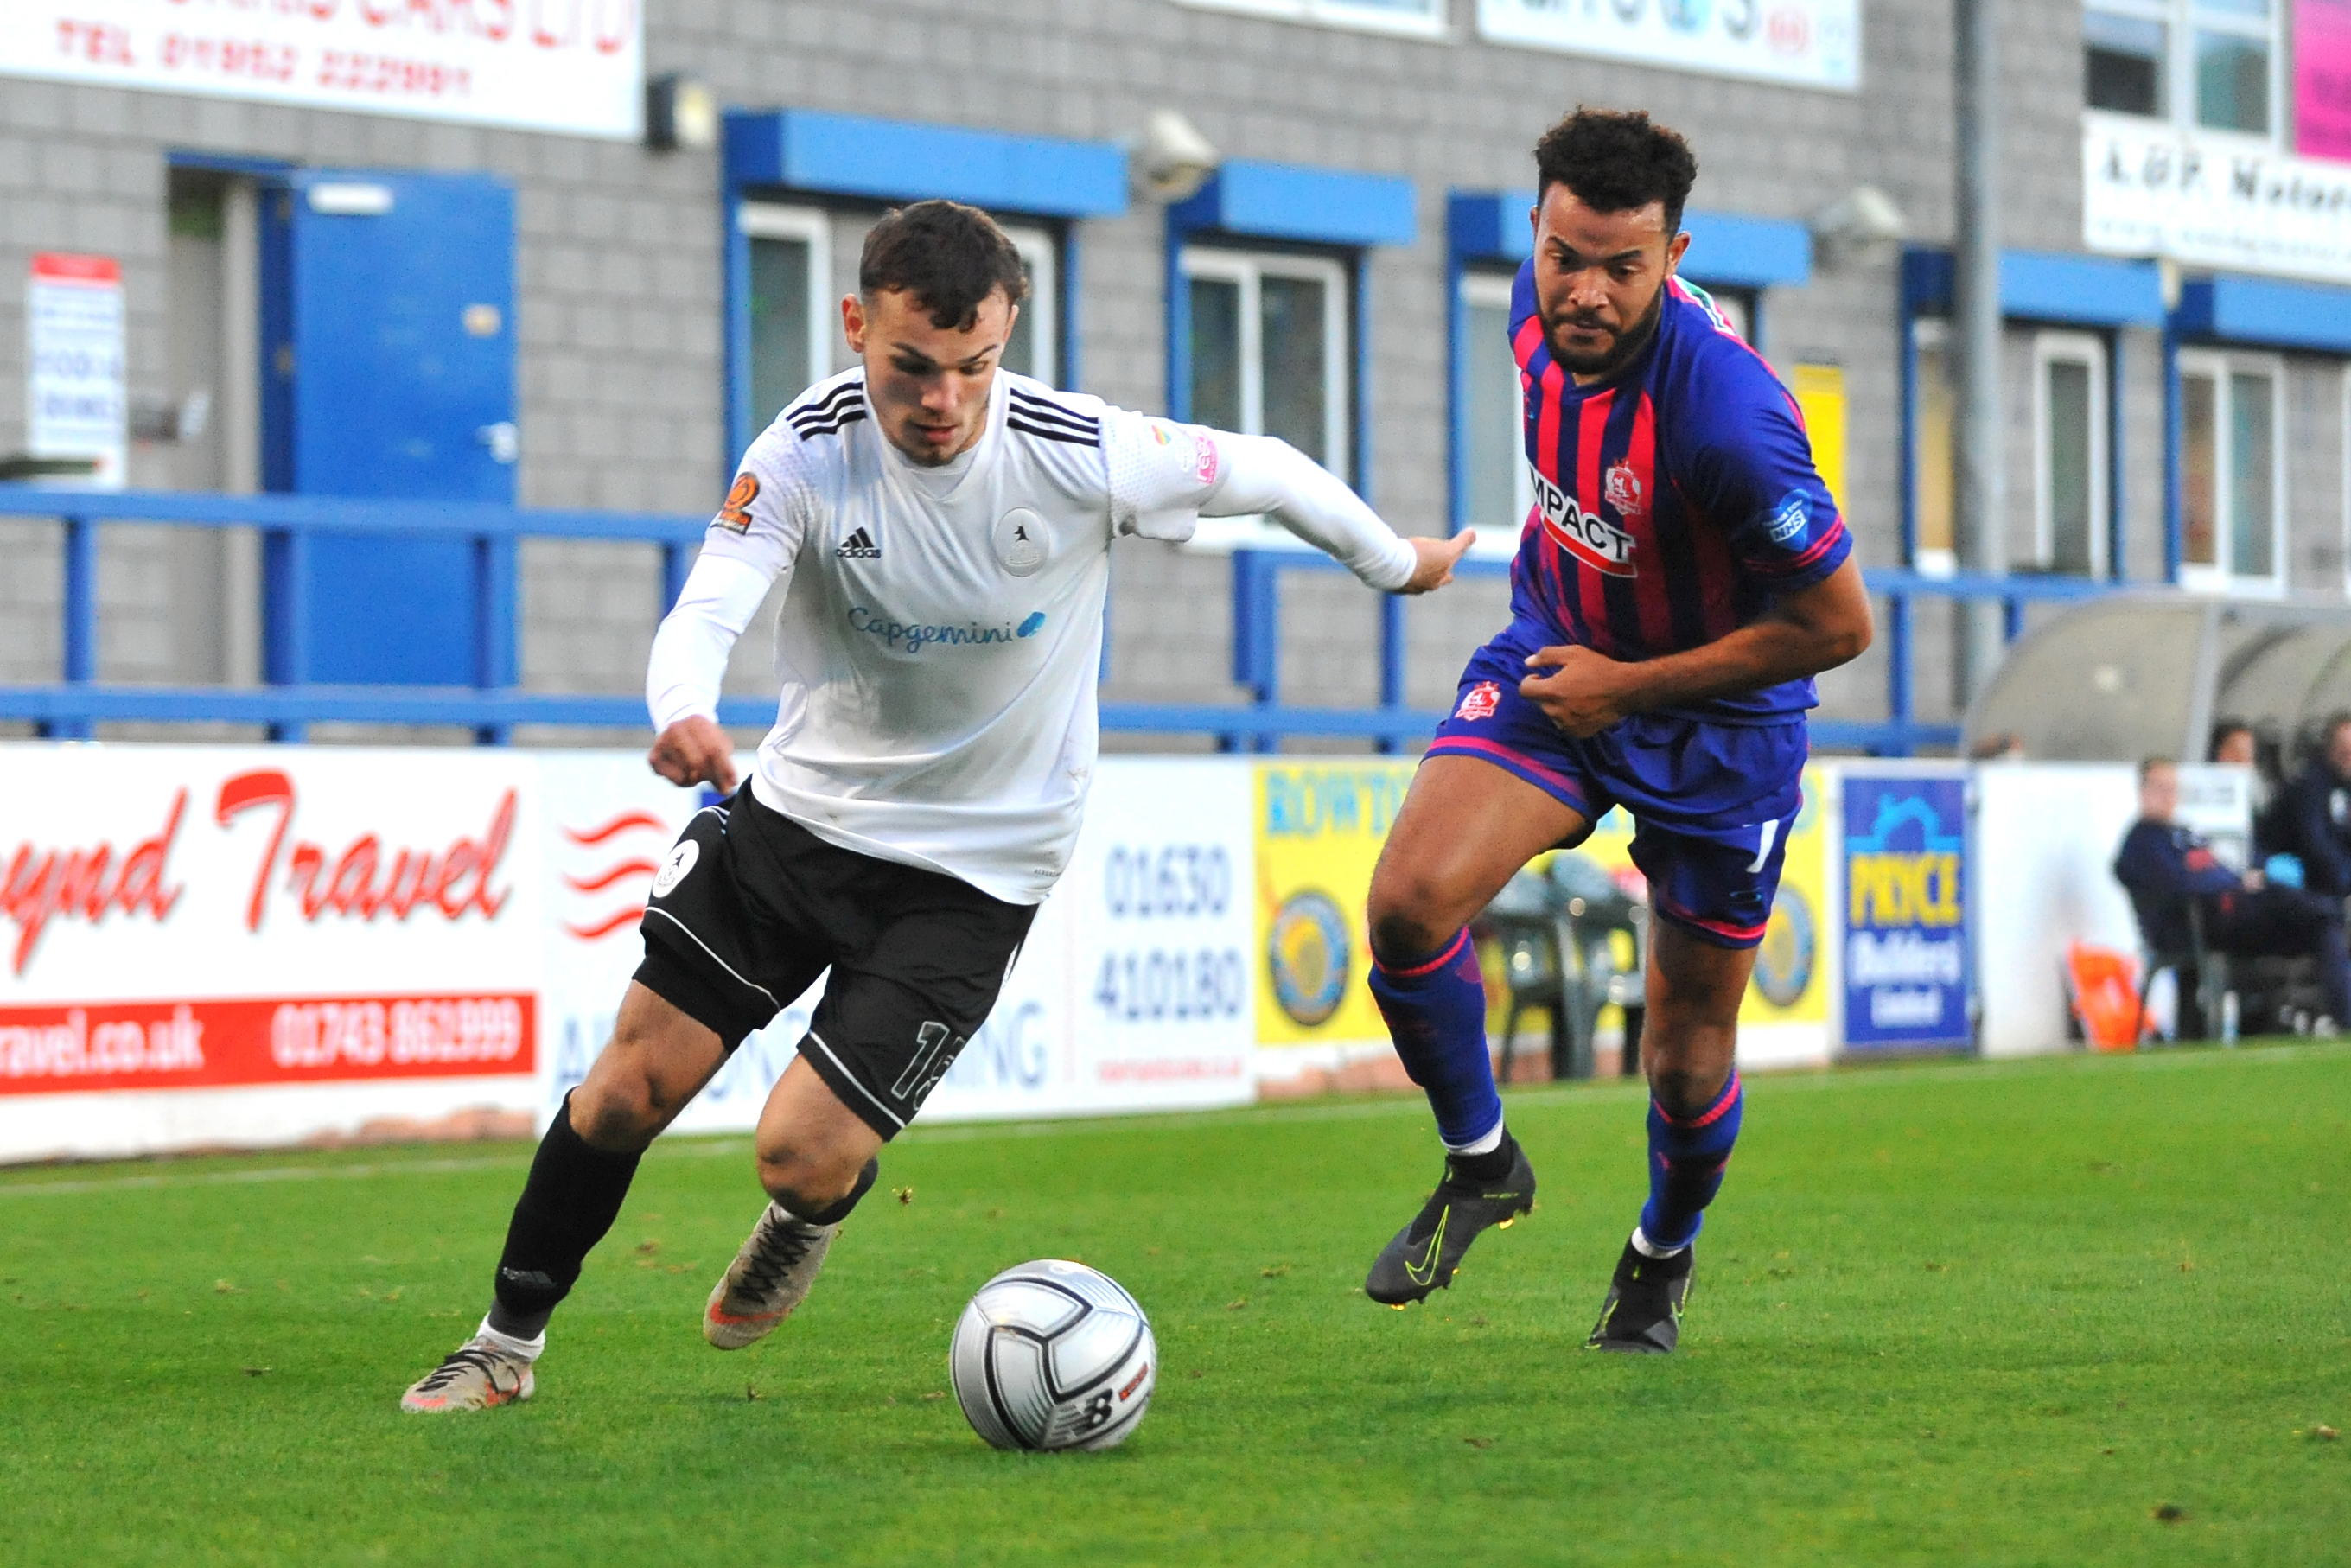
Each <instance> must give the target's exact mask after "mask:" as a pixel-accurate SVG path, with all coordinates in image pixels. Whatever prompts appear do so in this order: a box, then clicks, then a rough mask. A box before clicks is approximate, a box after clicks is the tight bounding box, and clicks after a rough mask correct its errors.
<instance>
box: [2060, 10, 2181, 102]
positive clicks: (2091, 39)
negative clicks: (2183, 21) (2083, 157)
mask: <svg viewBox="0 0 2351 1568" xmlns="http://www.w3.org/2000/svg"><path fill="white" fill-rule="evenodd" d="M2169 32H2170V29H2169V28H2168V27H2166V26H2164V25H2163V24H2162V23H2160V22H2150V21H2147V20H2146V19H2145V18H2144V17H2139V16H2116V15H2114V14H2113V13H2112V12H2108V11H2090V12H2085V14H2084V15H2083V17H2082V43H2083V51H2084V52H2083V74H2084V83H2083V87H2084V92H2085V96H2086V99H2087V100H2088V103H2089V106H2090V107H2091V108H2092V109H2111V110H2116V111H2117V112H2119V113H2123V114H2146V115H2152V116H2155V117H2156V118H2158V119H2161V118H2163V117H2164V116H2166V115H2168V114H2169V113H2170V112H2171V107H2170V105H2169V103H2168V102H2167V101H2166V99H2167V97H2168V95H2167V94H2166V93H2165V92H2164V90H2163V85H2164V78H2165V75H2166V73H2165V71H2164V68H2163V57H2164V50H2165V39H2166V37H2167V36H2168V33H2169Z"/></svg>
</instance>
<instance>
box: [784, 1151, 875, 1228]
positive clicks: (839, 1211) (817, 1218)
mask: <svg viewBox="0 0 2351 1568" xmlns="http://www.w3.org/2000/svg"><path fill="white" fill-rule="evenodd" d="M881 1174H882V1160H881V1157H880V1156H879V1155H876V1156H875V1157H874V1158H872V1159H870V1160H868V1161H866V1162H865V1168H864V1169H863V1170H862V1171H859V1172H858V1173H857V1185H856V1186H852V1187H851V1188H850V1189H849V1196H848V1197H837V1198H835V1199H833V1200H832V1201H831V1203H828V1204H826V1205H825V1206H824V1207H822V1208H820V1209H818V1210H817V1211H816V1212H815V1213H813V1214H802V1213H801V1212H800V1211H799V1209H797V1208H794V1207H792V1206H791V1205H790V1204H789V1203H786V1202H784V1200H783V1199H782V1198H780V1197H779V1198H778V1199H776V1203H777V1206H778V1207H780V1208H782V1209H783V1211H784V1212H785V1213H786V1214H789V1215H790V1216H791V1217H792V1218H794V1219H797V1220H799V1222H800V1223H801V1224H802V1225H838V1224H840V1223H841V1221H842V1220H844V1219H846V1218H849V1211H850V1210H851V1209H852V1208H855V1207H857V1200H858V1199H859V1198H861V1197H864V1196H865V1195H866V1194H867V1193H869V1192H871V1191H872V1190H873V1180H874V1178H875V1177H876V1176H880V1175H881Z"/></svg>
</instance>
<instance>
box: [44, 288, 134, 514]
mask: <svg viewBox="0 0 2351 1568" xmlns="http://www.w3.org/2000/svg"><path fill="white" fill-rule="evenodd" d="M122 323H123V308H122V269H121V267H120V266H118V265H117V264H116V262H115V260H114V258H113V257H112V256H65V255H59V254H56V253H51V252H44V253H42V254H40V255H38V256H34V257H33V271H32V277H31V279H30V281H29V282H28V283H27V284H26V289H25V337H26V345H25V346H26V356H25V363H26V388H25V449H26V452H28V453H29V454H31V455H33V456H35V457H88V458H94V459H95V460H96V461H97V463H98V468H97V470H96V472H95V473H93V474H92V475H91V476H89V479H88V480H87V481H86V482H87V483H88V484H89V485H91V486H95V487H97V488H99V489H107V490H119V489H120V488H121V487H122V465H123V460H124V457H125V455H126V454H127V453H128V452H129V451H130V444H131V434H130V432H131V424H130V420H131V402H130V398H129V395H128V394H127V393H126V392H124V391H123V369H122V367H123V358H124V348H123V328H122ZM68 482H69V483H70V482H71V481H68Z"/></svg>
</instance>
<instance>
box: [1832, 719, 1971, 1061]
mask: <svg viewBox="0 0 2351 1568" xmlns="http://www.w3.org/2000/svg"><path fill="white" fill-rule="evenodd" d="M1842 774H1843V776H1842V779H1841V780H1840V788H1841V789H1842V790H1843V792H1844V1044H1845V1048H1846V1049H1847V1050H1848V1051H1882V1050H1887V1049H1902V1048H1909V1049H1928V1048H1962V1047H1965V1046H1967V1045H1968V1044H1969V1043H1970V1040H1971V1030H1970V1019H1969V1012H1968V998H1969V982H1970V962H1969V954H1968V935H1969V932H1968V779H1967V776H1966V774H1965V773H1964V772H1961V771H1957V770H1949V771H1937V770H1928V769H1920V768H1905V769H1898V770H1896V769H1886V770H1880V769H1877V768H1869V767H1866V766H1864V765H1861V764H1848V765H1846V766H1845V767H1844V768H1843V770H1842Z"/></svg>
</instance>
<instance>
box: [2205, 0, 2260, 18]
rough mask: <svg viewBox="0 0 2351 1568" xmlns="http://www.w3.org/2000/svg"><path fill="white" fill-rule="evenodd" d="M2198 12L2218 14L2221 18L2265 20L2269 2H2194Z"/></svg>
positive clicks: (2257, 0) (2222, 0)
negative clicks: (2239, 17)
mask: <svg viewBox="0 0 2351 1568" xmlns="http://www.w3.org/2000/svg"><path fill="white" fill-rule="evenodd" d="M2196 9H2198V10H2199V11H2212V12H2218V13H2219V14H2220V15H2221V16H2252V17H2256V18H2264V19H2265V18H2267V16H2269V14H2270V0H2196Z"/></svg>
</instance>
